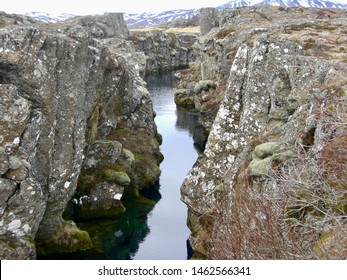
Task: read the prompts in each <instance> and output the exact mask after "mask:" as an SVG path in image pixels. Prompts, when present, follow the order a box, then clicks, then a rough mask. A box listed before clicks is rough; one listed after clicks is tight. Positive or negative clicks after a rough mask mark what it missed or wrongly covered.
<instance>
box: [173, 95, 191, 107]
mask: <svg viewBox="0 0 347 280" xmlns="http://www.w3.org/2000/svg"><path fill="white" fill-rule="evenodd" d="M175 103H176V106H177V108H180V109H186V110H191V109H194V108H195V104H194V98H193V97H189V96H184V97H178V96H177V97H176V96H175Z"/></svg>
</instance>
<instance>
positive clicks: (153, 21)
mask: <svg viewBox="0 0 347 280" xmlns="http://www.w3.org/2000/svg"><path fill="white" fill-rule="evenodd" d="M254 5H257V6H258V5H267V6H282V7H295V6H297V7H315V8H343V9H347V4H342V3H338V2H332V1H325V0H232V1H229V2H227V3H225V4H224V5H221V6H218V7H216V8H217V9H224V8H236V7H242V6H254ZM198 14H199V9H191V10H171V11H165V12H161V13H142V14H124V19H125V21H126V23H127V25H128V27H129V28H130V29H132V28H141V27H148V26H152V25H158V24H161V23H168V22H173V21H177V20H189V19H192V18H193V17H196V16H198ZM26 15H27V16H31V17H33V18H35V19H37V20H40V21H44V22H58V21H63V20H66V19H68V18H70V17H73V15H71V14H58V15H52V14H47V13H40V12H32V13H28V14H26Z"/></svg>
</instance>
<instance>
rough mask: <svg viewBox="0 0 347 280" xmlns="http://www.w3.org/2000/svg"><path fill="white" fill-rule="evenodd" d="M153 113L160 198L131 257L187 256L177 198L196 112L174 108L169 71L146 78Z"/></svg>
mask: <svg viewBox="0 0 347 280" xmlns="http://www.w3.org/2000/svg"><path fill="white" fill-rule="evenodd" d="M147 83H148V86H147V87H148V90H149V92H150V93H151V95H152V99H153V106H154V110H155V112H156V118H155V122H156V124H157V127H158V131H159V133H161V134H162V136H163V144H162V146H161V152H162V153H163V155H164V161H163V162H162V163H161V165H160V169H161V170H162V173H161V176H160V190H159V191H160V193H161V195H162V198H161V200H160V201H159V202H158V203H157V204H156V206H155V207H154V209H153V210H152V212H150V214H149V217H148V222H147V223H148V227H149V228H150V233H149V234H148V235H147V236H146V238H145V239H144V241H143V242H142V243H140V245H139V249H138V251H137V252H136V254H135V256H134V259H138V260H156V259H165V260H169V259H181V260H182V259H187V247H186V241H187V238H188V236H189V230H188V228H187V226H186V217H187V207H186V206H185V205H184V204H183V203H182V202H181V201H180V186H181V184H182V182H183V180H184V177H185V176H186V174H187V172H188V171H189V170H190V169H191V167H192V165H193V164H194V162H195V161H196V159H197V157H198V153H199V150H198V149H197V148H194V145H193V138H192V137H193V133H194V130H195V129H196V125H197V121H198V115H197V114H195V113H192V112H187V111H178V110H176V105H175V103H174V96H173V94H174V89H173V83H174V77H173V75H172V74H167V75H162V76H159V77H151V78H148V79H147Z"/></svg>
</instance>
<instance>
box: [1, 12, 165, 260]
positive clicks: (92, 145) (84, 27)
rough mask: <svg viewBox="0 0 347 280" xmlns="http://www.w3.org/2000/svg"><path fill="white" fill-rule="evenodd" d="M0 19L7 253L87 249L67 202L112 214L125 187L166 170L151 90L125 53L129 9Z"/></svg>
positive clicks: (144, 184) (3, 252) (153, 178)
mask: <svg viewBox="0 0 347 280" xmlns="http://www.w3.org/2000/svg"><path fill="white" fill-rule="evenodd" d="M0 17H1V19H0V91H1V95H0V108H1V119H0V127H1V132H0V156H1V166H0V167H1V178H0V180H1V185H0V188H1V192H0V201H1V205H0V213H1V219H0V224H1V227H0V236H1V239H0V256H1V259H9V258H19V259H26V258H35V254H36V253H35V246H36V247H39V248H40V252H41V253H47V252H51V251H53V252H54V251H56V250H57V248H60V249H59V250H60V251H64V250H65V251H73V250H77V249H86V248H89V247H90V246H92V244H91V240H90V238H89V236H88V233H86V232H83V231H80V230H79V229H78V228H77V227H76V224H75V223H73V222H67V221H64V219H63V218H62V215H63V212H64V211H65V209H66V205H67V203H68V202H69V201H70V200H71V199H72V198H74V200H73V201H77V203H76V206H77V208H78V209H77V210H78V211H82V212H84V211H85V212H88V211H89V212H91V215H92V216H94V217H95V216H96V217H99V216H100V215H103V214H102V212H104V213H108V214H110V215H115V214H117V213H120V212H122V211H124V207H123V206H122V204H121V197H122V194H123V192H124V189H125V188H130V187H131V188H132V189H133V190H135V189H141V188H143V187H149V184H150V183H155V181H156V180H157V179H158V176H159V173H160V171H158V170H159V168H158V163H159V161H160V160H159V159H160V153H159V144H158V142H157V140H156V138H157V137H156V136H157V131H156V127H155V124H154V120H153V116H154V113H153V110H152V102H151V99H150V95H149V93H148V91H147V90H146V88H145V84H144V82H143V81H142V79H141V78H140V77H139V75H138V70H137V69H136V67H135V66H136V65H137V62H136V61H134V60H132V61H130V62H129V63H128V62H127V57H125V55H122V53H123V54H124V53H127V52H128V51H129V50H132V51H134V49H133V48H132V45H131V43H129V42H126V41H124V39H126V38H128V31H127V28H126V26H125V23H124V21H123V17H122V15H121V14H106V15H104V16H97V17H85V18H74V19H71V20H69V21H66V22H63V23H61V24H47V25H46V24H40V23H37V22H34V21H32V20H30V19H29V18H26V17H19V16H15V15H6V14H1V15H0ZM134 57H135V56H134ZM139 143H141V144H143V146H141V145H140V144H139ZM91 169H92V171H93V172H94V173H96V175H95V174H94V175H95V176H94V177H93V176H91V177H90V178H89V181H87V182H86V178H85V176H86V174H85V173H82V175H81V176H80V173H81V170H82V171H83V172H87V173H88V172H90V171H91ZM134 170H136V174H135V173H133V172H134ZM148 170H150V171H151V172H152V173H151V172H149V171H148ZM91 175H93V174H91ZM142 175H143V176H142ZM83 176H84V177H83ZM148 177H150V178H148ZM93 180H94V181H93ZM141 180H144V181H145V182H142V181H141ZM91 181H92V183H91ZM93 183H96V184H93ZM77 185H78V189H77ZM76 189H77V192H76ZM85 212H84V213H85Z"/></svg>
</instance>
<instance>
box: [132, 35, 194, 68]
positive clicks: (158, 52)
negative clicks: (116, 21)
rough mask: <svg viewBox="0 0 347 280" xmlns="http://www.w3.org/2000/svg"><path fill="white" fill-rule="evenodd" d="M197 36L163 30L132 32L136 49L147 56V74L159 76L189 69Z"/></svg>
mask: <svg viewBox="0 0 347 280" xmlns="http://www.w3.org/2000/svg"><path fill="white" fill-rule="evenodd" d="M196 37H197V36H196V35H194V34H193V33H191V34H184V33H182V34H178V33H174V32H165V31H162V30H153V31H144V30H143V31H142V30H139V31H136V30H133V31H131V40H132V41H133V42H134V44H135V48H136V49H137V50H138V51H140V52H143V53H144V54H145V55H146V68H145V69H146V72H147V74H158V73H162V72H167V71H172V70H176V69H182V68H187V67H189V63H190V62H192V61H194V59H195V55H194V52H193V49H192V45H193V43H194V42H195V40H196Z"/></svg>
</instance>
